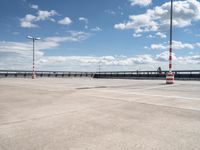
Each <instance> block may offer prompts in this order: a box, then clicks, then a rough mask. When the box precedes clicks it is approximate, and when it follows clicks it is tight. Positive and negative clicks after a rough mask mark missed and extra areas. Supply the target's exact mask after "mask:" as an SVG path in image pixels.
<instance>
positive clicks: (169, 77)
mask: <svg viewBox="0 0 200 150" xmlns="http://www.w3.org/2000/svg"><path fill="white" fill-rule="evenodd" d="M172 28H173V0H171V12H170V43H169V72H168V73H167V75H166V83H167V84H173V83H174V74H173V72H172V31H173V30H172Z"/></svg>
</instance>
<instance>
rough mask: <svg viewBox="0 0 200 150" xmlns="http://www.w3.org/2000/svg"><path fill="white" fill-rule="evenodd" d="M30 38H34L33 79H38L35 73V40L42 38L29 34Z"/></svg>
mask: <svg viewBox="0 0 200 150" xmlns="http://www.w3.org/2000/svg"><path fill="white" fill-rule="evenodd" d="M27 38H28V39H31V40H33V71H32V79H36V73H35V41H36V40H40V38H34V37H32V36H27Z"/></svg>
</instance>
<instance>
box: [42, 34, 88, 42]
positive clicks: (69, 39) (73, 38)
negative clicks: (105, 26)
mask: <svg viewBox="0 0 200 150" xmlns="http://www.w3.org/2000/svg"><path fill="white" fill-rule="evenodd" d="M69 33H70V35H69V36H54V37H47V38H45V39H44V40H45V41H49V42H53V43H57V45H58V43H60V42H79V41H83V40H86V39H87V38H89V36H90V34H89V33H86V32H82V31H69Z"/></svg>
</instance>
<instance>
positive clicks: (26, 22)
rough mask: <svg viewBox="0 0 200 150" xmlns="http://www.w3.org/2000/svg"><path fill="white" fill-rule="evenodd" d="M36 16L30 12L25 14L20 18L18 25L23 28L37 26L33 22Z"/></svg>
mask: <svg viewBox="0 0 200 150" xmlns="http://www.w3.org/2000/svg"><path fill="white" fill-rule="evenodd" d="M36 18H37V17H36V16H33V15H31V14H27V15H26V16H25V17H24V18H22V19H20V26H21V27H23V28H35V27H38V25H36V24H33V22H34V21H35V20H36Z"/></svg>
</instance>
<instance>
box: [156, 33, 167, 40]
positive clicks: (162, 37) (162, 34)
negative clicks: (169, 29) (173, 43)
mask: <svg viewBox="0 0 200 150" xmlns="http://www.w3.org/2000/svg"><path fill="white" fill-rule="evenodd" d="M156 35H157V36H158V37H160V38H161V39H164V38H166V37H167V36H166V34H164V33H161V32H157V33H156Z"/></svg>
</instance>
